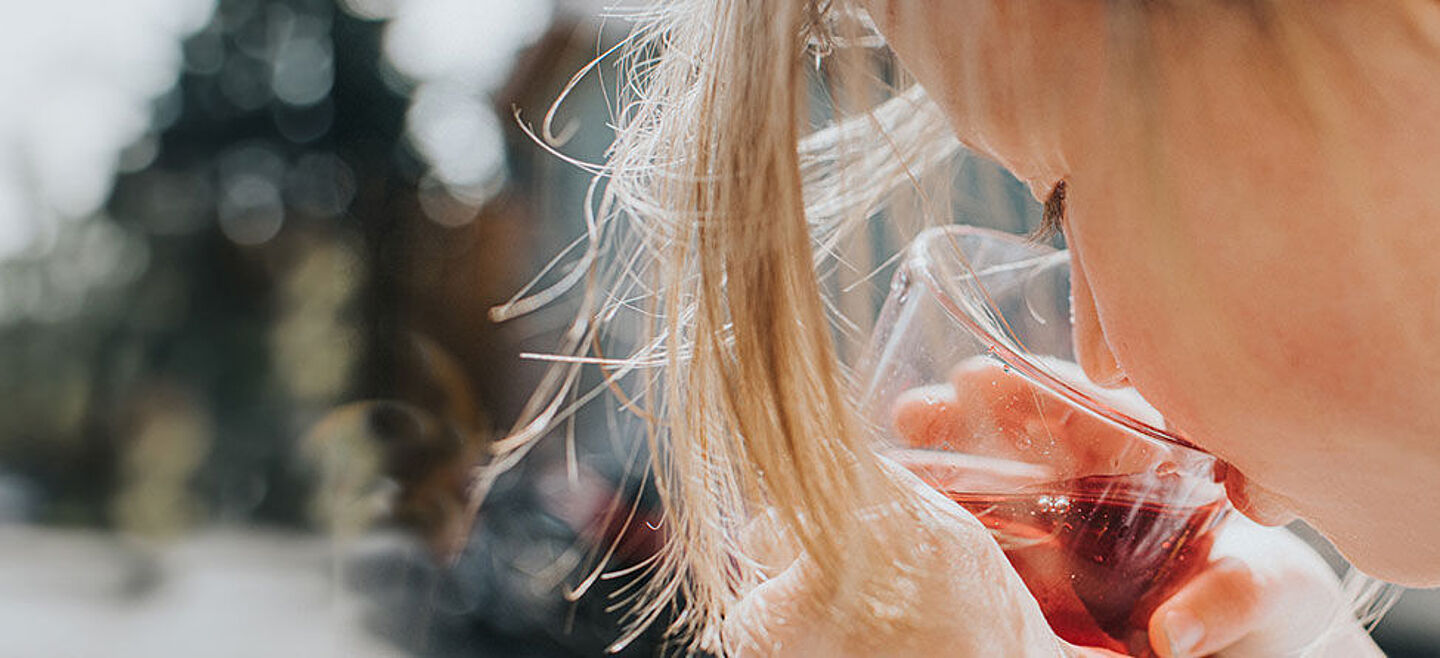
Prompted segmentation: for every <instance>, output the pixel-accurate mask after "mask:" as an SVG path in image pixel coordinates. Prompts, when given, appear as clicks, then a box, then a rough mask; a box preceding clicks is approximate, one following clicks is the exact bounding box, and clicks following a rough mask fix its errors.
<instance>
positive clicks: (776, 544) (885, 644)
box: [724, 464, 1115, 658]
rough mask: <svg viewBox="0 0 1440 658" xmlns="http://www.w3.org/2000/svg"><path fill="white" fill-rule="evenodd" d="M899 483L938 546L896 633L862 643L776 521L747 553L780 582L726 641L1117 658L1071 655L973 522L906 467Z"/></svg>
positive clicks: (800, 653)
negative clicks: (912, 613) (917, 613)
mask: <svg viewBox="0 0 1440 658" xmlns="http://www.w3.org/2000/svg"><path fill="white" fill-rule="evenodd" d="M889 467H890V470H891V471H892V472H893V475H894V477H895V478H896V479H897V480H899V481H900V482H901V483H903V484H904V485H905V486H906V487H907V488H908V489H909V490H911V491H913V493H914V495H915V497H916V498H917V499H918V500H920V501H921V502H922V510H923V511H924V512H925V517H924V519H925V521H924V522H925V523H926V525H927V528H926V529H927V530H928V531H929V532H928V534H929V536H930V537H931V538H932V539H933V542H932V544H933V545H931V546H928V547H926V549H927V550H923V551H920V552H919V553H918V556H919V557H920V561H919V562H918V563H916V564H914V565H912V566H913V567H915V571H914V573H916V574H919V576H918V577H919V581H918V582H916V583H915V587H914V589H913V592H914V597H915V600H914V601H912V603H913V604H914V607H913V608H911V609H912V610H921V611H924V614H923V615H921V618H919V619H905V620H904V622H905V623H904V624H903V625H897V630H895V631H894V632H890V633H885V632H883V631H882V632H879V633H873V632H867V634H865V635H863V636H857V635H858V634H857V633H855V632H854V628H853V626H854V625H852V624H847V623H846V622H845V621H844V620H837V619H834V618H833V616H831V615H829V614H827V613H828V612H829V611H830V610H833V606H831V605H829V604H830V601H827V600H824V599H822V598H821V597H822V596H823V595H822V594H820V592H821V591H822V590H823V589H824V588H822V587H819V586H817V583H816V581H815V580H814V576H813V571H812V569H811V568H810V564H809V561H808V558H807V557H806V556H805V555H804V554H803V552H801V551H798V550H797V549H796V548H795V546H794V544H793V543H792V542H789V541H787V540H786V538H785V537H786V535H785V533H784V532H783V530H782V528H781V527H780V524H779V523H778V522H776V521H774V520H773V519H772V518H770V517H761V518H760V519H758V520H757V521H755V522H754V523H753V524H752V525H751V527H750V528H748V529H747V532H746V533H745V536H744V538H743V539H744V541H745V544H746V547H747V549H748V552H749V553H750V554H751V555H752V556H754V557H756V558H757V559H758V560H760V562H761V563H762V564H764V565H766V566H768V567H769V568H770V569H771V570H772V572H773V573H775V574H776V575H775V576H774V577H773V578H771V579H770V580H769V581H767V582H765V583H764V584H762V585H761V586H759V587H757V588H756V589H755V590H753V591H751V592H749V593H748V594H747V595H746V596H745V597H744V598H743V599H742V600H741V601H740V602H739V604H738V605H737V607H736V609H735V610H734V611H732V612H731V613H730V614H729V615H727V618H726V623H725V629H724V634H725V638H726V645H727V648H728V649H729V650H730V651H733V652H734V655H736V656H741V657H744V658H755V657H761V656H764V657H768V658H808V657H811V656H814V657H816V658H822V657H823V658H849V657H854V658H883V657H887V656H893V657H895V658H916V657H921V656H977V657H979V656H1007V657H1016V658H1025V657H1028V656H1037V657H1039V656H1045V657H1050V658H1056V657H1058V656H1079V655H1084V656H1113V655H1115V654H1110V653H1105V652H1099V653H1088V652H1087V653H1083V654H1082V653H1076V652H1072V651H1070V648H1069V647H1067V646H1066V645H1065V644H1064V643H1063V642H1061V641H1060V639H1059V638H1057V637H1056V636H1055V635H1054V633H1053V632H1051V630H1050V628H1049V626H1048V625H1047V624H1046V622H1045V618H1044V616H1043V615H1042V614H1041V612H1040V607H1039V605H1038V604H1036V602H1035V599H1034V597H1032V596H1031V595H1030V593H1029V592H1028V591H1027V590H1026V589H1025V585H1024V584H1023V583H1022V582H1021V581H1020V577H1019V575H1018V574H1016V572H1015V570H1014V569H1013V568H1011V567H1010V564H1009V563H1008V562H1007V561H1006V559H1005V556H1004V554H1003V553H1001V551H1000V547H999V546H998V545H997V544H996V543H995V541H994V540H993V539H991V538H990V535H989V532H988V531H987V530H986V529H985V528H984V526H982V525H981V524H980V522H979V521H977V520H976V519H975V517H973V516H971V515H970V514H968V513H966V512H965V511H964V510H963V509H961V508H960V506H959V505H956V504H954V503H953V502H951V501H950V500H948V499H946V498H944V497H943V496H941V495H939V494H938V493H936V492H935V490H934V489H933V488H931V487H930V486H928V485H926V484H925V483H924V482H922V481H921V480H920V479H919V478H917V477H916V476H914V475H913V474H911V473H909V472H908V471H907V470H905V469H904V468H901V467H898V466H894V465H893V464H891V465H889Z"/></svg>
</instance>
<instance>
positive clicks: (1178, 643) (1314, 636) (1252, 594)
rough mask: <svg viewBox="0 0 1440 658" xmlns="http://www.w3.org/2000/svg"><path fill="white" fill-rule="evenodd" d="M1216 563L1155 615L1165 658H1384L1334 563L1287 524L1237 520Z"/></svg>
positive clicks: (1157, 643) (1154, 629)
mask: <svg viewBox="0 0 1440 658" xmlns="http://www.w3.org/2000/svg"><path fill="white" fill-rule="evenodd" d="M1211 557H1212V562H1211V563H1210V565H1209V566H1208V567H1206V569H1205V570H1204V571H1202V572H1200V573H1199V574H1198V575H1197V576H1196V577H1195V578H1194V579H1192V580H1190V581H1189V582H1188V583H1186V584H1185V585H1184V586H1183V587H1182V588H1181V589H1180V590H1179V591H1178V592H1176V593H1175V595H1173V596H1171V597H1170V599H1168V600H1167V601H1166V602H1165V603H1163V604H1161V605H1160V607H1159V608H1157V609H1156V610H1155V614H1154V615H1152V616H1151V618H1150V640H1151V642H1152V643H1153V644H1154V648H1155V651H1156V652H1158V653H1159V654H1160V656H1161V657H1162V658H1182V657H1189V656H1209V655H1215V656H1219V657H1221V658H1261V657H1268V656H1295V655H1305V656H1312V657H1317V658H1325V657H1331V656H1333V657H1334V658H1362V657H1364V656H1383V655H1384V654H1383V653H1381V651H1380V649H1379V648H1378V647H1376V646H1375V643H1374V642H1372V641H1371V640H1370V636H1369V635H1367V634H1366V633H1365V631H1364V629H1362V628H1361V627H1360V625H1359V624H1358V623H1356V622H1355V620H1354V618H1353V617H1352V616H1351V615H1350V614H1349V609H1348V607H1349V602H1348V601H1346V600H1345V597H1344V596H1343V595H1342V593H1341V589H1340V583H1339V581H1338V580H1337V579H1336V577H1335V574H1334V572H1332V571H1331V570H1330V567H1329V565H1327V564H1325V562H1324V561H1323V560H1321V559H1320V556H1319V555H1317V554H1316V553H1315V551H1313V550H1311V549H1310V547H1309V546H1306V545H1305V543H1304V542H1303V541H1301V540H1300V539H1299V538H1298V537H1296V536H1295V535H1293V534H1291V533H1290V532H1288V531H1286V530H1285V529H1283V528H1264V527H1261V526H1259V525H1257V524H1255V523H1254V522H1252V521H1250V520H1248V519H1244V518H1236V519H1233V520H1232V521H1231V522H1230V524H1229V526H1227V527H1226V528H1225V529H1224V530H1223V531H1222V533H1221V535H1220V538H1219V539H1218V540H1217V541H1216V543H1215V548H1214V549H1213V550H1212V552H1211Z"/></svg>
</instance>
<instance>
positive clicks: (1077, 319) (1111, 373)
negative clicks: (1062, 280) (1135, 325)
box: [1070, 249, 1128, 388]
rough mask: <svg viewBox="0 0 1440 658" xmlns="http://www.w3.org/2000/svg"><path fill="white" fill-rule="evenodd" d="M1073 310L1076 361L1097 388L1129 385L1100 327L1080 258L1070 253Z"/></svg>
mask: <svg viewBox="0 0 1440 658" xmlns="http://www.w3.org/2000/svg"><path fill="white" fill-rule="evenodd" d="M1070 309H1071V313H1072V314H1073V315H1074V317H1073V318H1072V323H1071V324H1072V328H1071V331H1072V332H1073V335H1072V339H1073V340H1074V342H1075V357H1076V360H1078V361H1079V362H1080V367H1081V368H1082V369H1084V370H1085V375H1086V376H1088V377H1089V378H1090V379H1091V380H1092V381H1094V382H1095V383H1096V384H1099V385H1101V386H1105V387H1111V388H1114V387H1119V386H1124V385H1125V384H1127V383H1128V380H1127V379H1126V377H1125V371H1124V370H1123V369H1121V368H1120V362H1119V361H1118V360H1116V359H1115V353H1114V352H1113V351H1111V349H1110V343H1109V341H1107V340H1106V339H1105V331H1104V330H1103V329H1102V328H1101V327H1100V314H1099V313H1098V312H1097V311H1096V309H1095V296H1094V295H1093V294H1092V293H1091V291H1090V282H1089V280H1088V279H1087V278H1086V276H1085V268H1084V267H1083V266H1082V264H1081V262H1080V255H1079V254H1078V253H1076V251H1075V250H1074V249H1071V250H1070Z"/></svg>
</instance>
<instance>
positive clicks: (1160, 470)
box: [1155, 461, 1180, 475]
mask: <svg viewBox="0 0 1440 658" xmlns="http://www.w3.org/2000/svg"><path fill="white" fill-rule="evenodd" d="M1179 468H1180V467H1179V465H1177V464H1176V463H1175V462H1172V461H1163V462H1160V464H1159V465H1158V466H1156V467H1155V474H1156V475H1174V474H1175V471H1176V470H1178V469H1179Z"/></svg>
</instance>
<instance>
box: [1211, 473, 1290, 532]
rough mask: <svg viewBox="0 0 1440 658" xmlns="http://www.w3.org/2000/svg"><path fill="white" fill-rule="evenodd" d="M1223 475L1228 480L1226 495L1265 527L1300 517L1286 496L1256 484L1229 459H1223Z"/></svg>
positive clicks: (1237, 508)
mask: <svg viewBox="0 0 1440 658" xmlns="http://www.w3.org/2000/svg"><path fill="white" fill-rule="evenodd" d="M1218 470H1219V473H1217V475H1219V476H1220V477H1221V478H1223V480H1224V482H1225V495H1226V496H1227V497H1229V498H1230V504H1231V505H1232V506H1234V508H1235V510H1236V511H1238V512H1240V513H1241V514H1244V515H1245V516H1246V517H1247V518H1249V519H1250V520H1251V521H1254V522H1256V523H1259V524H1260V525H1264V526H1281V525H1285V524H1287V523H1290V522H1291V521H1294V520H1295V519H1296V515H1295V512H1294V511H1292V509H1293V508H1292V507H1291V505H1290V504H1289V502H1288V501H1286V500H1285V499H1284V498H1283V497H1282V496H1280V495H1279V494H1276V493H1274V492H1271V491H1269V490H1268V489H1265V488H1264V487H1262V486H1260V485H1258V484H1256V483H1255V482H1254V481H1252V480H1251V479H1250V478H1247V477H1245V474H1244V473H1242V472H1240V469H1238V468H1235V466H1234V465H1232V464H1230V463H1229V462H1223V461H1222V462H1220V463H1219V466H1218Z"/></svg>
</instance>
